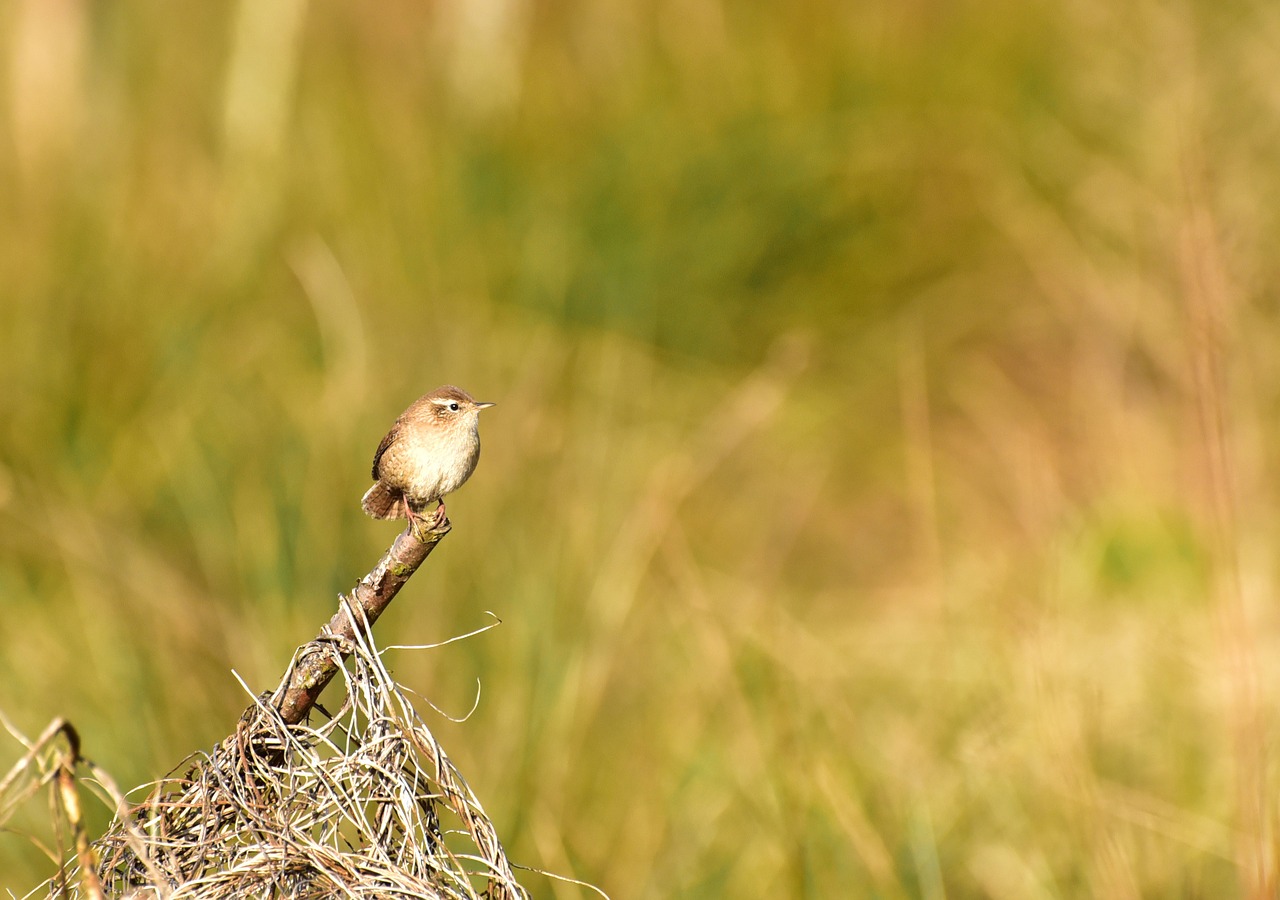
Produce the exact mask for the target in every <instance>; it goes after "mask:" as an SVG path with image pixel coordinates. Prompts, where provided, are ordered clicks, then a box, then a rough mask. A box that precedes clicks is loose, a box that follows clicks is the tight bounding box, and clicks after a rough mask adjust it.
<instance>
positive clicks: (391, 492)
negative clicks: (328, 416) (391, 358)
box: [360, 384, 494, 528]
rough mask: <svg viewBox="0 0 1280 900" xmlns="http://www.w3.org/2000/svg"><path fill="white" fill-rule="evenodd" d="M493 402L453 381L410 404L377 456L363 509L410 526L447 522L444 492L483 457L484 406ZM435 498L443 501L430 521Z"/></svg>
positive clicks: (451, 489) (455, 485)
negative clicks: (427, 510)
mask: <svg viewBox="0 0 1280 900" xmlns="http://www.w3.org/2000/svg"><path fill="white" fill-rule="evenodd" d="M493 405H494V404H493V403H488V402H485V403H480V402H477V401H476V399H475V398H474V397H472V396H471V395H470V394H468V393H467V392H466V391H464V390H463V389H462V388H459V387H454V386H453V385H451V384H446V385H441V386H440V387H438V388H436V389H435V390H433V391H431V392H429V393H426V394H423V395H422V396H421V397H419V398H418V399H417V400H415V401H414V402H413V403H411V404H410V405H409V408H408V409H406V410H405V411H404V412H402V413H401V414H400V417H399V418H398V419H396V422H395V424H394V425H392V426H391V430H390V431H388V432H387V434H386V437H384V438H383V439H382V443H380V444H378V451H377V452H376V453H374V455H373V480H374V483H373V487H371V488H369V490H367V491H365V495H364V498H363V499H362V500H361V501H360V505H361V506H362V507H363V508H364V511H365V512H366V513H368V514H369V515H370V516H372V517H373V518H375V519H408V520H409V526H410V528H413V527H415V526H416V525H419V524H421V523H423V522H427V524H428V525H430V526H431V527H439V526H440V525H441V524H443V523H444V521H445V509H444V498H445V495H446V494H451V493H453V492H454V491H456V490H457V489H458V488H460V487H462V485H463V482H465V481H466V480H467V479H468V478H470V477H471V473H472V472H474V471H475V469H476V463H477V462H478V461H479V459H480V410H482V409H488V408H489V407H490V406H493ZM432 501H437V502H438V503H439V505H438V506H437V507H436V509H435V512H434V513H433V514H432V517H431V519H430V520H427V519H426V517H424V516H423V515H422V512H423V510H424V509H425V507H426V506H427V504H429V503H431V502H432Z"/></svg>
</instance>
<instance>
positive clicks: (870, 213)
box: [0, 0, 1280, 900]
mask: <svg viewBox="0 0 1280 900" xmlns="http://www.w3.org/2000/svg"><path fill="white" fill-rule="evenodd" d="M0 48H3V49H2V50H0V53H2V54H3V56H4V65H3V67H0V79H2V82H0V103H2V104H3V109H0V122H3V123H4V124H3V126H0V198H2V199H0V604H3V605H2V607H0V608H2V609H3V625H2V626H0V653H2V654H3V657H2V658H3V672H4V677H3V679H2V680H0V709H3V710H4V711H5V712H6V713H7V714H8V715H9V716H10V717H12V718H13V719H14V720H15V721H16V722H17V723H18V724H19V725H20V726H21V727H22V728H23V729H24V730H26V731H27V732H28V733H29V734H34V733H36V732H38V731H39V730H40V729H41V728H42V727H43V726H44V724H45V723H46V722H47V721H48V720H49V719H51V718H52V717H53V716H55V715H65V716H67V717H68V718H69V719H70V720H71V721H72V722H73V723H74V724H75V725H76V726H77V727H78V729H79V730H80V732H81V734H82V735H83V738H84V741H85V749H86V753H87V754H88V755H90V756H91V757H92V758H93V759H94V760H95V761H96V762H98V763H99V764H101V765H104V766H105V767H106V768H107V769H108V770H110V771H111V772H113V773H114V775H115V777H116V778H117V780H118V781H119V782H120V783H121V784H122V785H133V784H141V783H143V782H146V781H148V780H150V779H153V778H156V777H158V776H160V775H161V774H163V773H164V772H166V771H168V770H169V769H170V768H171V767H172V766H174V765H176V764H177V763H178V762H179V761H180V760H181V759H182V757H183V756H185V755H186V754H187V753H188V752H191V751H193V750H196V749H201V748H207V747H209V746H211V745H212V744H213V743H215V742H216V741H217V740H219V739H220V738H221V737H222V736H223V735H224V734H226V733H227V732H228V730H229V729H230V728H231V727H232V726H233V725H234V722H235V720H236V717H237V716H238V714H239V713H240V711H241V710H242V709H243V707H244V706H245V705H246V702H247V698H246V696H245V694H244V693H243V691H242V689H241V688H240V687H239V685H238V684H237V683H236V682H235V680H234V679H233V677H232V676H231V671H230V670H231V669H233V668H234V669H235V670H236V671H237V672H238V673H240V675H241V676H242V677H243V678H244V679H245V680H246V682H247V683H248V684H249V685H250V687H251V688H252V689H254V690H262V689H266V688H268V687H270V686H272V685H274V683H275V681H276V679H277V678H278V677H279V674H280V672H281V671H282V669H283V666H284V664H285V662H286V661H287V659H288V656H289V653H290V651H291V650H292V648H293V647H294V646H295V645H296V644H298V643H299V642H301V641H303V640H305V639H307V638H309V637H310V636H311V635H312V634H313V633H314V631H315V629H316V627H317V625H318V624H319V623H320V622H321V621H323V619H324V618H325V617H327V616H328V615H329V614H330V613H331V612H332V610H333V609H334V606H335V598H336V595H337V594H338V593H339V592H340V591H343V590H346V589H348V588H349V587H350V586H351V585H352V584H353V583H354V581H355V579H357V578H358V577H359V576H361V575H362V574H363V573H364V572H365V571H367V570H368V568H369V567H370V565H371V564H372V563H373V562H374V560H375V559H376V558H377V556H378V555H379V553H380V552H381V551H382V550H383V549H384V548H385V546H386V545H387V543H388V542H389V541H390V539H391V538H392V537H393V535H394V531H395V529H394V528H393V527H390V526H388V525H386V524H385V523H375V522H372V521H370V520H368V519H366V518H365V517H364V516H363V515H362V514H361V512H360V509H359V498H360V495H361V493H362V492H363V491H364V489H365V488H366V487H367V478H366V476H367V475H368V462H369V459H370V458H371V455H372V452H373V450H374V448H375V447H376V445H377V441H378V439H379V438H380V437H381V435H382V434H383V432H384V431H385V429H386V427H387V426H388V425H389V423H390V422H391V420H392V419H393V418H394V416H395V415H396V414H397V413H399V411H400V410H401V409H402V408H403V407H404V406H405V405H406V404H407V403H408V402H409V401H410V400H412V399H414V398H415V397H417V396H418V395H419V394H420V393H422V392H423V391H425V390H427V389H429V388H431V387H433V386H435V385H437V384H439V383H442V382H454V383H457V384H460V385H462V386H464V387H466V388H467V389H468V390H470V391H472V392H473V393H475V394H476V395H477V396H479V397H481V398H482V399H487V400H496V401H498V403H499V406H498V407H497V408H496V409H494V410H493V411H491V412H489V413H486V414H485V420H484V426H483V432H484V442H485V451H484V458H483V460H482V463H481V465H480V468H479V471H478V474H477V476H476V478H475V479H474V480H473V481H472V482H471V483H470V484H469V485H468V486H467V487H466V488H465V489H464V491H462V492H461V493H460V494H459V495H458V496H457V497H456V498H454V499H453V500H451V502H450V504H449V508H450V512H451V514H452V518H453V521H454V524H455V530H454V532H453V534H451V535H450V536H449V538H448V539H447V541H446V542H445V544H444V545H443V546H442V547H441V548H440V551H439V552H438V553H437V554H436V555H434V556H433V557H432V559H431V561H430V564H429V565H428V566H426V567H425V568H424V570H423V571H422V572H420V573H419V574H418V576H417V577H416V578H415V579H414V580H413V582H412V583H411V584H410V585H409V587H408V589H407V591H406V593H405V594H404V595H403V596H402V597H401V599H400V601H399V602H398V603H397V604H396V606H395V608H393V610H392V612H391V613H390V615H389V616H388V618H387V619H385V620H384V622H383V624H382V625H381V626H380V630H381V635H382V641H383V643H420V642H428V641H437V640H442V639H444V638H447V637H449V636H451V635H454V634H457V633H460V632H463V631H467V630H470V629H472V628H474V627H477V626H478V625H481V624H483V623H484V622H485V617H484V615H483V611H484V610H486V609H487V610H493V611H494V612H495V613H496V614H497V615H498V616H500V617H501V618H502V619H503V620H504V624H503V625H502V627H501V628H498V629H496V630H495V631H492V632H489V633H487V634H484V635H482V636H480V637H478V638H475V639H472V640H468V641H465V642H462V643H459V644H453V645H450V646H448V647H446V648H442V649H440V650H436V651H431V652H408V651H405V652H399V653H396V654H392V655H389V657H388V658H389V659H390V660H391V661H392V664H393V666H394V668H395V671H396V673H397V675H398V676H399V677H400V678H401V680H403V681H404V682H405V683H407V684H408V685H410V686H412V687H415V688H417V689H419V690H421V691H422V692H423V693H424V694H426V695H427V696H429V697H431V698H432V700H433V701H434V702H435V703H437V704H438V705H439V706H440V707H441V708H442V709H443V710H445V711H447V712H449V713H450V714H452V715H461V714H463V713H465V712H466V711H467V710H468V709H469V708H470V707H471V705H472V702H473V699H474V695H475V691H476V683H477V679H479V680H480V681H481V682H482V683H483V693H482V695H481V697H480V700H479V704H478V707H477V709H476V711H475V713H474V715H472V716H471V718H470V719H469V720H468V721H467V722H465V723H464V724H453V723H451V722H449V721H447V720H446V719H445V718H443V717H441V718H440V719H439V722H438V731H437V733H438V734H439V736H440V738H441V740H442V742H443V743H444V745H445V747H446V748H447V749H448V750H449V751H450V752H451V754H452V755H453V756H454V757H455V759H456V761H457V762H458V764H459V766H460V768H461V769H462V771H463V772H464V773H465V774H466V775H467V777H468V778H469V779H470V781H471V784H472V786H473V788H474V789H475V790H476V792H477V794H478V795H479V796H480V798H481V799H482V801H483V802H484V803H485V805H486V807H487V809H488V811H489V812H490V814H491V815H492V816H493V818H494V820H495V821H496V823H497V826H498V829H499V832H500V833H501V834H502V835H503V836H504V839H505V841H506V844H507V846H508V849H509V851H510V852H511V854H512V857H513V859H515V860H517V861H520V862H523V863H526V864H529V865H533V866H538V867H542V868H546V869H550V870H552V871H556V872H560V873H564V874H570V875H573V876H576V877H579V878H583V879H586V880H588V881H592V882H594V883H597V884H599V885H600V886H601V887H603V888H604V889H605V890H607V891H609V892H610V893H611V894H612V896H614V897H615V898H626V897H670V896H680V897H753V896H770V897H823V898H825V897H879V898H901V897H921V898H929V900H933V898H942V897H953V898H954V897H993V898H1036V897H1086V896H1088V897H1117V898H1137V897H1175V896H1176V897H1270V896H1274V892H1275V890H1276V886H1277V874H1276V865H1277V854H1276V824H1277V816H1276V813H1277V797H1276V792H1275V784H1276V774H1277V773H1276V765H1277V761H1278V759H1277V752H1276V746H1275V741H1276V724H1277V716H1276V713H1275V710H1276V708H1277V702H1278V701H1280V683H1278V681H1277V676H1278V675H1280V672H1278V671H1277V668H1278V665H1280V664H1278V663H1277V660H1280V653H1278V652H1277V650H1278V649H1280V648H1278V647H1277V643H1278V639H1280V617H1278V616H1277V604H1276V602H1275V601H1276V596H1277V591H1276V579H1277V571H1276V566H1275V564H1274V561H1273V557H1274V552H1273V551H1274V547H1275V546H1276V543H1277V540H1278V539H1280V521H1277V516H1276V513H1275V510H1276V507H1277V494H1278V492H1280V475H1278V473H1277V469H1276V454H1275V452H1274V451H1273V449H1272V448H1273V447H1274V446H1275V445H1276V441H1277V438H1278V436H1280V435H1278V430H1277V421H1278V419H1277V413H1278V412H1280V362H1278V361H1280V353H1277V352H1276V349H1275V348H1276V347H1277V346H1280V300H1278V295H1277V290H1276V285H1277V284H1280V277H1278V276H1280V272H1277V260H1278V259H1280V257H1278V256H1277V254H1276V252H1275V248H1276V247H1277V246H1278V245H1280V218H1278V210H1280V205H1278V204H1277V202H1276V201H1277V196H1278V195H1280V166H1277V165H1276V160H1277V158H1278V156H1277V152H1278V151H1280V87H1278V85H1280V78H1278V77H1277V76H1278V75H1280V70H1278V68H1277V66H1278V65H1280V64H1278V63H1277V59H1278V58H1280V57H1278V56H1277V50H1278V49H1280V9H1278V8H1276V7H1275V6H1274V5H1272V4H1267V3H1262V2H1256V0H1230V2H1225V3H1222V2H1217V3H1212V2H1207V0H1183V2H1177V3H1165V2H1155V0H1134V2H1130V3H1124V4H1112V3H1105V2H1101V0H1082V2H1078V3H1072V4H1051V3H1046V2H1032V3H1015V2H1009V0H996V2H994V3H976V2H963V0H953V2H939V3H922V2H908V3H888V2H883V0H881V2H869V3H862V4H844V3H837V2H834V0H801V2H798V3H792V4H761V3H746V4H727V3H724V2H722V0H684V2H680V3H675V2H669V0H655V2H650V3H643V2H639V0H618V2H614V3H610V4H599V3H596V4H592V3H583V2H577V0H546V2H541V3H532V2H529V0H469V2H467V3H466V4H443V3H434V4H433V3H422V2H409V0H399V2H388V3H384V4H380V5H379V6H378V7H377V9H376V10H374V9H373V8H372V7H367V6H361V5H358V4H342V3H315V4H308V3H305V2H304V0H245V2H241V3H238V4H233V3H228V4H168V3H161V2H141V3H131V4H104V3H91V2H88V0H15V2H12V3H8V4H5V5H3V6H0ZM20 753H21V748H20V747H19V746H18V744H17V743H16V742H9V743H8V745H7V746H0V769H7V768H8V766H9V765H11V763H12V761H13V760H15V759H17V758H18V756H20ZM32 806H33V808H32V809H31V810H29V811H28V813H27V815H26V816H24V817H23V819H22V820H21V821H19V822H18V823H16V824H17V825H18V826H19V827H22V828H27V829H29V830H31V831H33V832H35V833H37V834H40V833H41V831H40V827H41V826H40V824H39V823H40V822H41V820H42V819H43V818H46V817H47V811H46V810H45V808H44V807H43V805H42V804H41V803H40V802H34V803H33V804H32ZM94 815H95V816H96V819H95V825H96V826H97V827H100V826H101V825H102V824H103V823H104V822H105V812H103V811H101V810H94ZM0 872H2V873H3V877H2V878H0V886H3V887H5V888H9V889H12V890H15V891H17V892H18V893H22V892H23V891H25V890H26V889H27V888H29V887H30V886H31V885H32V884H34V883H35V882H36V881H37V880H38V879H39V878H41V877H43V876H45V875H47V874H48V872H49V869H48V865H47V863H45V862H44V861H43V860H42V858H41V857H40V855H39V853H38V851H36V850H35V849H34V847H33V846H32V844H31V842H30V841H29V840H27V839H25V838H22V837H20V836H17V835H14V834H0ZM528 882H529V884H530V886H531V887H532V888H533V890H534V893H535V895H536V896H540V897H541V896H547V897H551V896H555V897H575V896H579V895H580V894H579V892H578V890H577V889H573V888H569V887H564V886H559V885H556V884H554V883H550V882H547V881H545V880H542V879H540V878H538V877H537V876H529V878H528Z"/></svg>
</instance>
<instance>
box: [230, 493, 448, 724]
mask: <svg viewBox="0 0 1280 900" xmlns="http://www.w3.org/2000/svg"><path fill="white" fill-rule="evenodd" d="M451 527H452V526H451V525H450V524H449V520H448V519H445V520H444V521H443V522H441V523H440V524H439V525H438V526H437V527H435V528H433V529H431V530H428V531H425V532H424V531H422V530H419V529H415V528H414V527H413V525H412V524H410V526H409V527H408V528H406V529H405V530H404V531H403V532H401V533H400V534H399V535H398V536H397V537H396V539H395V543H393V544H392V545H391V548H390V549H389V550H387V552H386V553H385V554H383V556H382V559H380V560H379V561H378V564H377V565H376V566H374V567H373V571H371V572H370V573H369V574H368V575H366V576H364V578H362V579H360V583H359V584H357V585H356V586H355V590H353V591H352V592H351V594H350V596H349V597H344V598H341V600H342V601H345V602H340V603H339V607H338V611H337V612H336V613H335V614H334V616H333V618H332V619H330V620H329V623H328V624H327V625H325V626H324V627H323V628H321V629H320V634H318V635H317V636H316V639H315V640H313V641H311V642H310V643H308V644H306V645H304V646H303V647H301V648H300V649H299V651H298V653H297V654H296V655H295V657H294V667H293V672H292V673H291V675H290V677H289V681H288V684H287V685H286V686H285V687H284V690H283V691H282V692H278V693H277V696H278V697H279V699H278V700H276V701H275V705H276V709H278V710H279V711H280V716H281V718H283V719H284V721H285V722H286V723H287V724H289V725H296V724H298V723H299V722H301V721H302V720H303V719H305V718H306V717H307V715H308V713H310V712H311V708H312V707H313V706H315V703H316V700H317V699H318V698H319V697H320V693H321V692H322V691H323V690H324V689H325V687H326V686H328V684H329V682H330V681H332V680H333V676H334V675H335V674H337V671H338V665H339V663H338V661H337V660H336V659H335V658H334V655H333V654H332V653H331V652H329V650H328V645H330V644H331V643H332V642H333V641H334V640H335V639H336V640H337V642H338V643H339V645H340V646H343V647H347V646H350V642H352V641H354V640H355V637H356V628H357V624H356V622H354V621H352V617H351V614H350V612H349V608H350V607H354V608H356V609H358V610H359V612H360V617H361V618H363V619H364V620H365V622H366V623H367V625H365V626H364V627H372V625H373V623H374V622H376V621H377V620H378V617H379V616H381V615H382V612H383V610H385V609H386V608H387V606H388V605H389V604H390V603H391V601H392V600H393V599H395V596H396V594H397V593H399V592H400V588H401V587H403V586H404V583H405V582H406V581H408V580H409V576H411V575H412V574H413V573H414V572H416V571H417V570H418V566H420V565H422V561H423V560H425V559H426V558H427V557H428V556H429V555H430V554H431V551H432V550H434V549H435V547H436V544H438V543H440V540H441V538H443V537H444V536H445V535H446V534H448V533H449V529H450V528H451ZM349 655H350V653H349V651H347V650H345V649H344V650H343V652H342V654H341V658H342V659H344V660H345V659H346V658H347V656H349ZM250 712H252V708H251V709H250Z"/></svg>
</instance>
